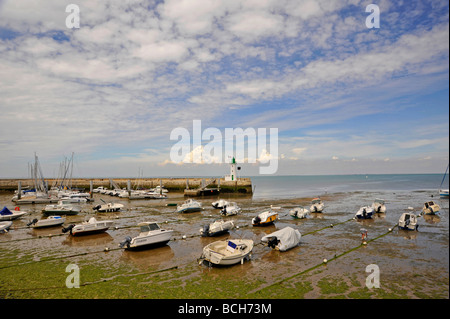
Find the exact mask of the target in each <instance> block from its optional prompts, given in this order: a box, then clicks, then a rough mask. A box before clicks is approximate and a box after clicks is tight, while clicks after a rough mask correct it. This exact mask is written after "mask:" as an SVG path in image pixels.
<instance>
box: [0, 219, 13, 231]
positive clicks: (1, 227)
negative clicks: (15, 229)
mask: <svg viewBox="0 0 450 319" xmlns="http://www.w3.org/2000/svg"><path fill="white" fill-rule="evenodd" d="M11 225H12V221H10V220H6V221H3V222H0V233H7V232H8V230H9V228H10V227H11Z"/></svg>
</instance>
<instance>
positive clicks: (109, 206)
mask: <svg viewBox="0 0 450 319" xmlns="http://www.w3.org/2000/svg"><path fill="white" fill-rule="evenodd" d="M122 208H123V204H118V203H105V204H103V205H100V204H99V205H97V206H94V207H92V209H93V210H96V211H97V212H99V213H110V212H118V211H119V210H121V209H122Z"/></svg>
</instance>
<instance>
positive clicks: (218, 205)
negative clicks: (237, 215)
mask: <svg viewBox="0 0 450 319" xmlns="http://www.w3.org/2000/svg"><path fill="white" fill-rule="evenodd" d="M229 204H230V203H229V202H228V201H226V200H225V199H219V200H217V201H215V202H213V203H212V204H211V205H212V207H214V208H217V209H222V208H223V207H224V206H227V205H229Z"/></svg>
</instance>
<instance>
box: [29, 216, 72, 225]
mask: <svg viewBox="0 0 450 319" xmlns="http://www.w3.org/2000/svg"><path fill="white" fill-rule="evenodd" d="M65 221H66V218H65V217H61V216H50V217H48V218H44V219H40V220H38V219H37V218H35V219H33V220H32V221H31V222H29V223H28V224H27V226H28V227H31V228H44V227H55V226H61V225H62V224H64V222H65Z"/></svg>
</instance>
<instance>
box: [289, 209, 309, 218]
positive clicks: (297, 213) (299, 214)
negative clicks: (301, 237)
mask: <svg viewBox="0 0 450 319" xmlns="http://www.w3.org/2000/svg"><path fill="white" fill-rule="evenodd" d="M308 214H309V210H307V209H306V208H305V207H303V206H298V207H296V208H293V209H291V210H290V211H289V215H290V216H292V217H294V218H300V219H302V218H306V216H307V215H308Z"/></svg>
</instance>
